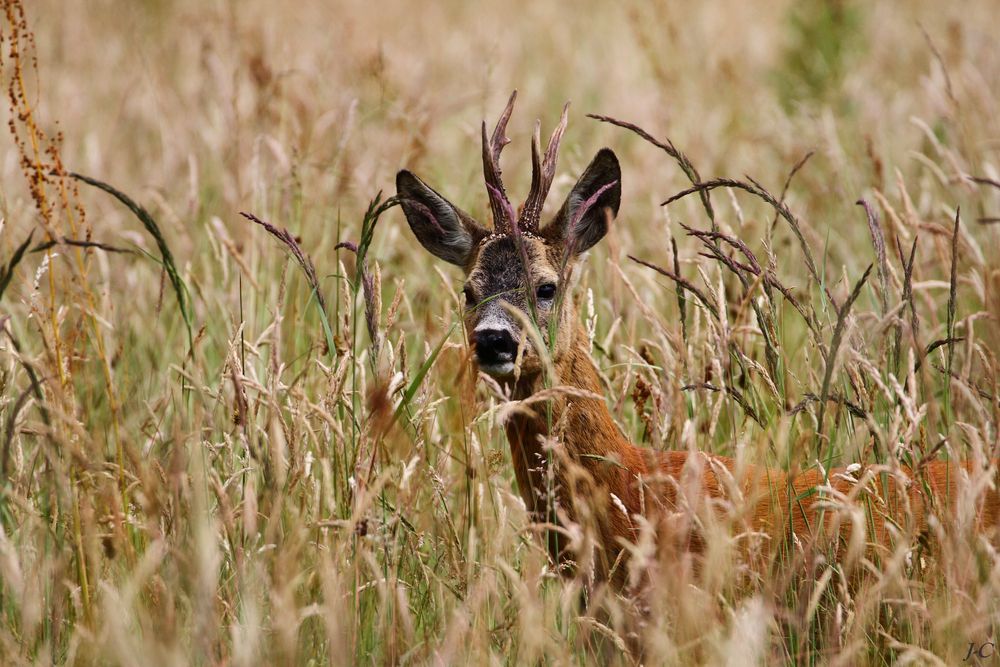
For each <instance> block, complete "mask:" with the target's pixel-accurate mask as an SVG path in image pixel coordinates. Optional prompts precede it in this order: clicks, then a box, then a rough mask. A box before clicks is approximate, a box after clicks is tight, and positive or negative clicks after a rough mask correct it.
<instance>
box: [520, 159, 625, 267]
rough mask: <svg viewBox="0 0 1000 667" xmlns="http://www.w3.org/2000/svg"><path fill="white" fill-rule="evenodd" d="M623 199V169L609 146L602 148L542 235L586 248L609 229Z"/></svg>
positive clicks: (571, 246)
mask: <svg viewBox="0 0 1000 667" xmlns="http://www.w3.org/2000/svg"><path fill="white" fill-rule="evenodd" d="M621 200H622V171H621V167H620V166H619V165H618V158H617V157H616V156H615V154H614V152H613V151H612V150H611V149H610V148H602V149H601V150H599V151H598V152H597V155H595V156H594V159H593V160H591V162H590V165H589V166H588V167H587V169H586V170H585V171H584V172H583V175H582V176H580V180H578V181H577V182H576V185H574V186H573V189H572V190H570V193H569V196H567V197H566V201H565V202H564V203H563V205H562V208H560V209H559V212H558V213H557V214H556V217H555V218H553V220H552V222H550V223H549V224H547V225H546V226H545V228H544V229H542V230H541V232H540V233H541V234H542V236H544V237H545V238H548V239H550V240H552V241H560V242H562V243H565V244H566V247H567V248H569V249H570V250H571V251H572V252H573V253H574V254H579V253H582V252H585V251H587V250H589V249H590V248H592V247H593V246H594V244H596V243H597V242H598V241H600V240H601V239H602V238H604V235H605V234H607V233H608V223H609V222H611V221H612V220H614V219H615V216H617V215H618V207H619V205H620V204H621Z"/></svg>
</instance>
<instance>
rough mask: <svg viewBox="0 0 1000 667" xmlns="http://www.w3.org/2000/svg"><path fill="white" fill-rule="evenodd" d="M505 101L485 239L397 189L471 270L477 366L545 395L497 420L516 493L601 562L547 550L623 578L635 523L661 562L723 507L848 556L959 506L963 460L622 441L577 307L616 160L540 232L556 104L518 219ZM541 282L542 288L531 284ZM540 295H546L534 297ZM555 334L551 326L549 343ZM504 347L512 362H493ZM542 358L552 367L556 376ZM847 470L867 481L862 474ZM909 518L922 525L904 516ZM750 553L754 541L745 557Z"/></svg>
mask: <svg viewBox="0 0 1000 667" xmlns="http://www.w3.org/2000/svg"><path fill="white" fill-rule="evenodd" d="M513 102H514V96H511V100H510V102H508V105H507V108H506V110H505V111H504V113H503V115H502V116H501V119H500V122H499V123H498V124H497V129H496V130H494V132H493V134H492V138H488V137H487V134H486V129H485V124H484V126H483V156H484V173H485V178H486V182H487V184H488V186H489V187H488V189H489V195H490V202H491V209H492V211H493V214H494V232H493V233H490V232H489V231H487V229H486V228H485V227H483V226H481V225H479V223H477V222H476V221H475V220H473V219H472V218H471V217H470V216H469V215H468V214H466V213H465V212H463V211H460V210H459V209H458V208H457V207H455V206H454V205H453V204H451V203H450V202H449V201H447V200H446V199H445V198H444V197H443V196H442V195H440V194H439V193H438V192H436V191H435V190H433V189H432V188H430V187H429V186H428V185H426V184H425V183H423V181H421V180H420V179H419V178H417V177H416V176H414V175H413V174H412V173H410V172H408V171H405V170H403V171H401V172H399V174H397V177H396V186H397V192H398V194H399V198H400V202H401V204H402V208H403V211H404V213H405V214H406V218H407V222H408V224H409V225H410V228H411V229H412V230H413V232H414V234H415V235H416V237H417V239H418V240H419V241H420V243H421V244H422V245H423V246H424V247H425V248H426V249H427V250H428V251H429V252H431V253H433V254H434V255H436V256H438V257H439V258H441V259H444V260H445V261H448V262H451V263H452V264H455V265H457V266H460V267H462V268H463V269H464V271H465V274H466V279H467V280H466V284H465V294H466V311H465V324H466V331H467V333H468V335H469V342H470V345H473V346H475V345H476V344H477V343H476V336H477V333H476V332H477V326H478V327H479V330H480V331H481V332H483V340H484V341H485V342H484V350H481V352H486V356H485V357H484V358H486V359H487V367H486V368H484V369H483V370H484V371H485V372H491V373H493V374H494V377H495V378H496V379H497V381H499V382H501V383H505V384H507V385H508V386H510V387H511V388H512V389H513V396H514V398H517V399H526V398H529V397H532V396H535V395H536V394H537V393H538V392H539V391H541V390H543V389H546V388H548V390H549V391H550V393H551V394H552V395H553V396H554V397H553V398H550V399H548V400H547V401H546V402H541V401H537V400H536V401H532V402H531V406H530V407H531V409H532V411H533V412H529V413H527V414H526V413H525V412H524V411H520V412H518V413H517V414H515V415H514V416H513V417H511V418H510V420H509V421H508V423H507V424H506V430H507V436H508V439H509V441H510V447H511V456H512V459H513V463H514V473H515V475H516V477H517V483H518V487H519V489H520V492H521V495H522V497H523V498H524V502H525V504H526V505H527V507H528V509H529V511H531V512H532V513H533V515H534V517H535V518H536V520H538V521H544V522H548V523H553V522H559V523H562V524H563V525H564V527H565V526H566V525H568V524H570V523H577V524H584V525H586V526H589V527H591V528H593V531H592V533H593V534H594V535H596V538H597V541H598V544H597V545H594V546H596V547H597V548H596V552H597V553H596V559H594V560H590V557H589V556H588V555H587V553H585V552H586V551H587V546H588V545H586V544H583V545H580V544H576V546H575V547H574V548H572V549H571V548H570V544H569V542H570V541H569V540H567V534H566V533H565V532H563V533H560V532H559V531H553V533H554V534H555V535H556V536H557V538H556V539H552V540H550V542H549V546H550V549H551V552H552V555H553V557H555V558H557V559H568V558H575V559H577V560H579V561H583V562H580V563H578V564H579V565H582V566H584V567H588V569H589V566H591V565H592V566H593V572H594V574H595V576H596V577H597V578H598V579H610V578H614V579H622V577H623V575H622V572H624V568H623V567H621V560H622V559H621V558H620V557H621V556H622V555H623V554H624V553H626V551H625V547H626V545H629V544H634V543H635V542H636V541H637V540H638V539H639V537H640V525H641V524H642V523H643V522H644V521H645V523H646V525H650V526H652V527H653V528H654V529H655V530H656V539H657V544H658V547H659V553H660V554H661V557H669V555H670V554H671V553H678V552H684V553H692V552H695V553H697V552H698V551H699V550H701V548H702V546H703V544H704V538H705V536H704V535H703V534H702V532H703V531H702V529H701V525H702V524H703V523H704V522H705V520H706V519H705V517H706V516H707V517H709V520H710V519H711V517H712V516H713V515H722V514H726V513H728V515H729V516H730V517H731V518H734V519H735V521H736V522H737V523H739V524H741V527H742V528H744V529H745V530H744V532H745V533H760V534H763V535H764V536H766V538H765V539H766V540H767V542H768V545H769V546H768V548H767V550H765V551H764V552H765V553H767V552H768V551H769V552H770V553H774V549H777V548H780V547H781V546H782V545H788V544H792V545H807V546H809V545H813V546H818V547H826V546H830V547H832V548H835V549H837V550H841V549H844V554H845V556H846V558H847V559H848V560H849V561H851V560H854V559H856V558H857V556H858V555H859V552H860V551H861V550H862V549H863V547H864V543H865V542H867V543H868V544H869V545H882V546H888V545H889V542H891V540H892V538H893V529H892V528H891V527H890V526H891V524H897V525H900V526H901V527H902V528H904V529H909V531H910V532H911V534H920V533H922V532H924V531H926V530H927V529H928V525H929V524H928V518H927V517H928V515H929V514H931V513H934V512H938V509H939V506H940V509H941V510H942V511H941V512H940V513H941V514H944V513H945V511H952V510H954V508H955V507H956V506H957V504H956V501H955V499H956V497H957V496H958V495H959V493H960V492H962V491H963V490H964V488H965V483H964V480H965V479H967V478H968V474H967V473H971V472H973V466H972V464H971V463H963V464H957V465H956V464H951V463H947V462H943V461H932V462H929V463H927V465H925V466H922V469H921V470H918V471H911V470H909V469H906V468H902V469H896V470H892V471H891V472H892V474H891V475H887V474H885V472H884V471H881V472H880V474H879V478H878V479H870V476H869V477H865V479H864V480H863V481H864V482H865V483H864V484H862V485H860V486H859V485H858V484H857V483H856V480H852V479H851V478H850V476H849V472H848V470H846V469H836V470H832V471H829V474H828V475H827V477H824V475H823V474H821V473H820V472H819V471H817V470H809V471H806V472H803V473H801V474H789V473H786V472H784V471H781V470H775V469H768V468H765V467H759V466H753V465H747V466H737V464H736V462H735V461H734V460H732V459H729V458H725V457H721V456H711V455H706V454H702V453H699V452H654V451H651V450H647V449H641V448H637V447H634V446H633V445H632V444H630V443H629V442H628V441H627V440H626V439H625V438H624V436H623V435H622V434H621V432H620V431H619V430H618V428H617V426H616V425H615V423H614V422H613V421H612V419H611V415H610V414H609V412H608V409H607V406H606V405H605V402H604V399H603V398H602V396H601V394H602V387H601V384H600V382H599V380H598V375H597V372H596V369H595V368H594V364H593V361H592V360H591V359H590V357H589V355H588V353H587V351H586V350H587V348H586V346H585V340H586V338H585V336H584V333H583V331H582V329H581V327H580V324H579V318H578V316H577V312H576V308H575V305H574V303H573V301H572V283H573V280H572V275H573V268H574V265H575V263H576V260H577V257H578V255H579V254H580V253H582V252H584V251H586V250H587V249H589V248H590V247H591V246H593V245H594V244H595V243H597V242H598V241H600V239H601V238H602V237H603V236H604V235H605V234H606V232H607V230H608V226H609V224H610V222H611V221H612V220H613V219H614V217H615V215H616V214H617V212H618V208H619V204H620V198H621V170H620V168H619V165H618V160H617V158H616V157H615V155H614V153H613V152H612V151H611V150H609V149H602V150H601V151H599V152H598V153H597V155H596V156H595V157H594V159H593V160H592V161H591V163H590V165H589V166H588V167H587V169H586V170H585V171H584V173H583V174H582V175H581V176H580V178H579V179H578V181H577V182H576V185H574V187H573V189H572V190H571V191H570V193H569V194H568V196H567V197H566V200H565V202H564V203H563V205H562V207H561V208H560V209H559V212H558V213H557V214H556V215H555V217H554V218H553V219H552V220H551V221H550V222H549V223H548V224H547V225H546V226H545V227H543V228H541V229H539V228H538V214H539V213H540V211H541V208H540V206H541V202H542V201H543V200H544V197H545V194H546V193H547V191H548V187H549V185H550V184H551V179H552V175H553V174H554V169H555V148H556V147H558V140H559V138H560V137H561V136H562V129H564V127H565V112H564V116H563V120H562V123H561V124H560V126H559V127H558V128H557V131H556V132H555V133H554V134H553V139H552V141H551V142H550V149H551V150H547V151H546V156H545V158H544V159H543V158H542V156H541V154H540V144H539V140H538V139H537V136H536V139H535V142H534V152H535V159H534V160H533V165H534V169H535V171H534V175H533V178H532V191H531V193H530V194H529V196H528V199H527V200H526V202H530V206H528V205H527V204H526V206H525V207H524V208H523V209H522V215H521V216H519V217H517V219H516V220H515V216H513V211H512V209H511V208H510V202H509V201H508V200H507V196H506V193H505V191H504V188H503V184H502V182H501V180H500V178H499V175H500V171H499V164H498V161H497V160H498V157H499V151H500V150H501V149H502V148H503V146H504V144H505V143H506V141H505V139H504V128H505V127H506V123H507V120H508V118H509V117H510V112H511V108H512V106H513ZM556 287H557V288H558V292H557V294H558V295H559V296H558V297H556V298H553V297H552V296H551V294H550V293H551V292H552V290H553V289H555V288H556ZM540 288H547V289H546V290H543V291H541V292H540V291H538V290H539V289H540ZM543 293H549V296H548V297H546V298H543V297H541V296H537V295H539V294H543ZM536 296H537V298H536ZM517 312H520V313H521V314H522V315H523V314H525V313H528V312H532V317H533V318H534V326H535V327H537V331H538V332H539V335H540V338H541V343H542V344H543V345H544V350H542V351H541V353H540V351H539V350H536V349H535V345H536V344H535V343H533V342H532V339H531V338H530V337H528V336H526V335H525V332H524V326H523V325H524V323H525V318H526V317H527V316H526V315H524V316H523V317H517V316H516V315H515V313H517ZM552 318H556V319H555V321H553V320H552ZM550 331H551V332H553V333H554V334H555V335H554V337H553V339H552V340H549V336H550V333H549V332H550ZM487 333H488V334H489V336H487V335H486V334H487ZM498 333H502V334H503V335H504V336H509V337H507V338H503V341H504V347H503V348H500V347H496V348H492V347H491V346H494V345H497V342H496V341H497V340H499V339H498V338H497V337H496V335H497V334H498ZM490 341H493V342H490ZM515 342H517V343H518V345H517V349H518V353H517V355H516V357H514V358H516V361H515V360H514V358H508V357H513V353H512V352H510V348H512V347H513V346H514V343H515ZM501 349H502V351H501V354H502V355H505V356H503V358H502V360H501V361H497V360H498V359H501V358H500V357H498V356H497V350H501ZM479 352H480V351H477V354H478V353H479ZM546 359H548V360H550V361H551V364H552V366H554V372H553V373H551V374H550V373H548V372H547V371H546ZM550 462H551V465H550ZM853 474H855V475H856V476H857V477H861V476H863V475H865V471H863V470H859V471H855V472H854V473H853ZM994 486H995V485H994ZM817 487H824V489H823V490H822V491H821V490H820V489H819V488H817ZM821 501H822V502H821ZM977 502H978V506H977V508H976V526H977V527H979V528H981V529H986V530H990V531H992V530H993V529H994V528H995V526H996V524H997V520H998V512H1000V498H998V494H997V492H996V491H995V490H992V489H991V490H989V491H987V492H986V493H985V494H980V496H979V498H978V501H977ZM831 503H832V504H831ZM862 506H866V507H868V508H870V509H869V511H867V512H866V513H865V515H864V521H863V522H855V521H852V520H850V519H851V518H852V516H853V517H854V518H857V517H858V514H857V512H856V510H857V508H860V507H862ZM706 508H708V512H707V513H706V512H705V509H706ZM852 513H853V515H852ZM908 517H912V518H913V520H915V524H916V525H913V526H903V525H902V524H903V523H904V522H905V521H906V520H907V518H908ZM820 522H821V523H822V525H819V524H820ZM949 523H952V522H949ZM862 530H863V531H864V534H862V532H861V531H862ZM855 531H857V532H855ZM574 539H577V540H578V535H577V536H576V537H574ZM852 540H853V541H852ZM796 548H798V547H796ZM591 551H595V550H591ZM753 551H754V550H753V549H750V548H749V547H747V552H748V553H751V552H753ZM570 552H573V553H570ZM757 552H758V553H759V552H760V550H757Z"/></svg>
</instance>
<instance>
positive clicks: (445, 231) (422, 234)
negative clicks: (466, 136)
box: [396, 169, 489, 267]
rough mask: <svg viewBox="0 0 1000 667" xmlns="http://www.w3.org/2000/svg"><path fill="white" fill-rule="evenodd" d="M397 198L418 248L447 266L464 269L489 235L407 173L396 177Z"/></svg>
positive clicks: (463, 213)
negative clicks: (476, 247) (456, 266)
mask: <svg viewBox="0 0 1000 667" xmlns="http://www.w3.org/2000/svg"><path fill="white" fill-rule="evenodd" d="M396 194H397V196H398V197H399V201H400V205H401V206H402V207H403V213H404V214H406V221H407V222H408V223H409V225H410V229H412V230H413V233H414V234H415V235H416V237H417V240H418V241H420V245H422V246H423V247H424V248H426V249H427V250H428V251H429V252H430V253H431V254H432V255H434V256H436V257H439V258H441V259H443V260H444V261H446V262H450V263H452V264H457V265H458V266H463V267H464V266H465V265H466V263H467V261H468V259H469V254H470V253H471V252H472V249H473V248H474V247H475V246H476V244H477V243H479V241H480V240H482V239H483V238H485V237H486V236H487V235H488V234H489V232H488V231H487V230H486V229H485V228H484V227H482V226H481V225H479V224H478V223H477V222H476V221H475V220H473V219H472V218H471V217H469V215H468V214H466V213H465V212H463V211H461V210H460V209H459V208H458V207H456V206H455V205H454V204H452V203H451V202H449V201H448V200H447V199H445V198H444V197H442V196H441V195H440V194H438V193H437V192H435V191H434V190H433V189H432V188H431V187H429V186H428V185H427V184H426V183H424V182H423V181H421V180H420V179H419V178H417V177H416V176H414V175H413V173H412V172H409V171H407V170H406V169H403V170H402V171H400V172H399V173H398V174H396Z"/></svg>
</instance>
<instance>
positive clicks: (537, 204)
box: [518, 102, 569, 233]
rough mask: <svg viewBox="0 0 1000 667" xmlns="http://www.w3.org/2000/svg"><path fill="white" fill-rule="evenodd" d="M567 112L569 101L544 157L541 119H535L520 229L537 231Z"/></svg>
mask: <svg viewBox="0 0 1000 667" xmlns="http://www.w3.org/2000/svg"><path fill="white" fill-rule="evenodd" d="M568 113H569V102H567V103H566V105H565V106H564V107H563V111H562V118H560V119H559V124H558V125H557V126H556V129H554V130H553V131H552V136H551V137H550V138H549V144H548V146H547V147H546V149H545V156H544V158H543V157H542V137H541V121H535V134H534V136H532V138H531V190H530V191H529V192H528V196H527V198H526V199H525V200H524V207H523V208H522V209H521V216H520V219H519V220H518V226H519V227H520V228H521V230H522V231H525V232H528V233H532V232H537V231H538V223H539V221H540V219H541V217H542V206H543V205H544V204H545V197H546V196H548V194H549V188H551V187H552V179H553V178H555V175H556V159H557V154H558V152H559V142H560V141H562V136H563V132H565V131H566V123H567V121H568Z"/></svg>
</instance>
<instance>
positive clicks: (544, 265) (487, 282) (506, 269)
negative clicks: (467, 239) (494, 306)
mask: <svg viewBox="0 0 1000 667" xmlns="http://www.w3.org/2000/svg"><path fill="white" fill-rule="evenodd" d="M521 241H522V243H523V244H524V249H525V254H526V255H527V257H528V270H529V271H530V272H531V279H532V282H533V283H535V284H539V283H542V282H555V281H556V279H557V278H558V275H559V274H558V271H557V270H556V265H555V262H554V257H553V251H552V249H551V248H550V247H549V246H548V245H547V244H546V243H545V241H544V240H543V239H541V238H539V237H537V236H534V235H531V236H528V235H524V236H522V237H521ZM522 267H523V261H522V258H521V253H520V252H518V249H517V245H516V243H515V241H514V239H513V238H512V237H510V236H491V237H489V238H487V239H486V240H485V241H484V242H483V244H482V245H481V246H480V248H479V252H478V254H477V255H476V258H475V261H474V262H473V265H472V269H471V270H470V271H469V277H468V282H469V283H471V284H472V286H473V287H474V288H475V289H476V291H477V292H479V293H480V294H483V295H492V294H499V293H501V292H503V291H507V290H514V289H517V288H519V287H521V286H523V285H524V269H523V268H522Z"/></svg>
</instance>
